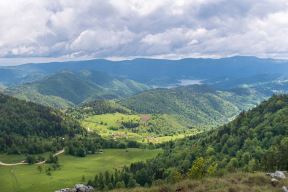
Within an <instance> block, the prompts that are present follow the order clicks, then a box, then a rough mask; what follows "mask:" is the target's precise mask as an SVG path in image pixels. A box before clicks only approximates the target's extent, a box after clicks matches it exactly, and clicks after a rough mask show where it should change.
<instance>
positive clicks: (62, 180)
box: [0, 149, 161, 192]
mask: <svg viewBox="0 0 288 192" xmlns="http://www.w3.org/2000/svg"><path fill="white" fill-rule="evenodd" d="M160 151H161V150H147V149H128V152H126V151H125V150H122V149H107V150H104V152H103V153H102V154H96V155H89V156H87V157H85V158H80V157H73V156H67V155H60V156H59V159H60V164H61V168H60V170H57V171H52V176H48V175H46V174H45V171H43V172H42V173H40V172H39V171H38V170H37V165H20V166H13V167H5V166H0V191H1V192H18V191H19V192H34V191H35V192H39V191H41V192H51V191H54V190H56V189H61V188H65V187H72V186H73V185H74V184H76V183H83V181H82V176H85V179H86V181H85V182H87V181H88V179H92V178H93V177H94V176H95V174H96V173H99V172H101V171H106V170H113V169H114V168H121V167H123V166H124V165H129V164H130V163H132V162H137V161H144V160H147V159H150V158H153V157H155V156H156V155H157V154H158V153H159V152H160ZM0 157H1V159H0V160H1V161H2V159H3V161H4V160H9V161H12V160H13V161H14V160H16V158H17V157H13V156H10V157H5V155H1V156H0ZM19 159H20V157H19ZM44 166H47V165H44Z"/></svg>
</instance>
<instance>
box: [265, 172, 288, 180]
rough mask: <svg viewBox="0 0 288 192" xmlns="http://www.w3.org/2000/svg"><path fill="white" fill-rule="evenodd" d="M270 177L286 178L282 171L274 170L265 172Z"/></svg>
mask: <svg viewBox="0 0 288 192" xmlns="http://www.w3.org/2000/svg"><path fill="white" fill-rule="evenodd" d="M267 175H269V176H270V177H272V178H277V179H286V176H285V173H284V171H275V173H267Z"/></svg>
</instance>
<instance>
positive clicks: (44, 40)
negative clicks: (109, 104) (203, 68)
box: [0, 0, 288, 60]
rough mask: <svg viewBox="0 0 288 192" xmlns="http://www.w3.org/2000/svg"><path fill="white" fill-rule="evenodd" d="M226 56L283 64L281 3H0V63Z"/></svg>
mask: <svg viewBox="0 0 288 192" xmlns="http://www.w3.org/2000/svg"><path fill="white" fill-rule="evenodd" d="M231 55H254V56H259V57H272V58H288V1H287V0H105V1H104V0H1V1H0V58H2V60H3V59H4V60H7V58H12V60H17V58H18V59H19V58H21V59H23V58H24V59H26V60H29V59H36V58H37V59H39V58H53V59H56V60H57V59H63V58H64V59H65V58H71V59H77V58H114V59H117V58H120V59H121V58H134V57H162V58H183V57H225V56H231ZM40 60H41V59H40Z"/></svg>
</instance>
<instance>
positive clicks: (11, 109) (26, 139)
mask: <svg viewBox="0 0 288 192" xmlns="http://www.w3.org/2000/svg"><path fill="white" fill-rule="evenodd" d="M0 114H1V115H0V124H1V126H0V133H1V134H0V151H1V152H8V153H22V152H23V153H26V152H27V153H41V152H44V151H54V150H57V149H59V148H61V147H62V145H63V141H61V140H63V139H62V138H63V137H74V136H75V135H76V134H83V133H84V132H85V131H84V130H83V129H82V128H81V127H80V125H79V124H78V123H77V122H76V121H74V120H72V119H71V118H69V117H67V116H65V115H64V114H63V113H61V112H60V111H57V110H54V109H52V108H48V107H44V106H41V105H38V104H34V103H31V102H26V101H21V100H18V99H15V98H13V97H9V96H5V95H3V94H0Z"/></svg>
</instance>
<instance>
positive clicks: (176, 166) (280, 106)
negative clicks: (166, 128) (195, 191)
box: [89, 95, 288, 189]
mask: <svg viewBox="0 0 288 192" xmlns="http://www.w3.org/2000/svg"><path fill="white" fill-rule="evenodd" d="M287 115H288V96H287V95H279V96H273V97H272V98H271V99H269V100H268V101H265V102H263V103H262V104H260V105H259V106H258V107H256V108H254V109H252V110H249V111H247V112H243V113H241V114H240V115H239V116H238V117H237V118H236V119H235V120H234V121H232V122H231V123H228V124H226V125H224V126H222V127H220V128H218V129H216V130H212V131H209V132H206V133H203V134H199V135H196V136H192V137H190V138H185V139H183V140H179V141H177V142H168V143H166V144H165V145H164V146H163V148H164V152H163V153H162V154H160V155H159V156H158V157H157V158H155V159H153V160H149V161H147V162H145V163H144V162H140V163H134V164H131V165H130V166H129V167H124V168H123V169H122V170H115V171H114V172H105V173H101V174H98V175H96V177H95V179H94V180H90V181H89V184H91V185H93V186H94V187H96V188H97V189H112V188H118V187H128V188H130V187H134V186H137V185H141V186H150V185H152V184H157V183H159V182H160V183H161V182H163V181H166V182H171V183H174V182H177V181H180V180H181V179H183V178H194V179H197V178H202V177H204V176H205V175H221V174H223V173H225V172H233V171H237V170H242V171H248V172H252V171H256V170H265V171H269V170H270V171H272V170H276V169H277V170H279V169H280V170H287V169H288V163H287V159H288V151H287V146H288V120H287Z"/></svg>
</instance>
